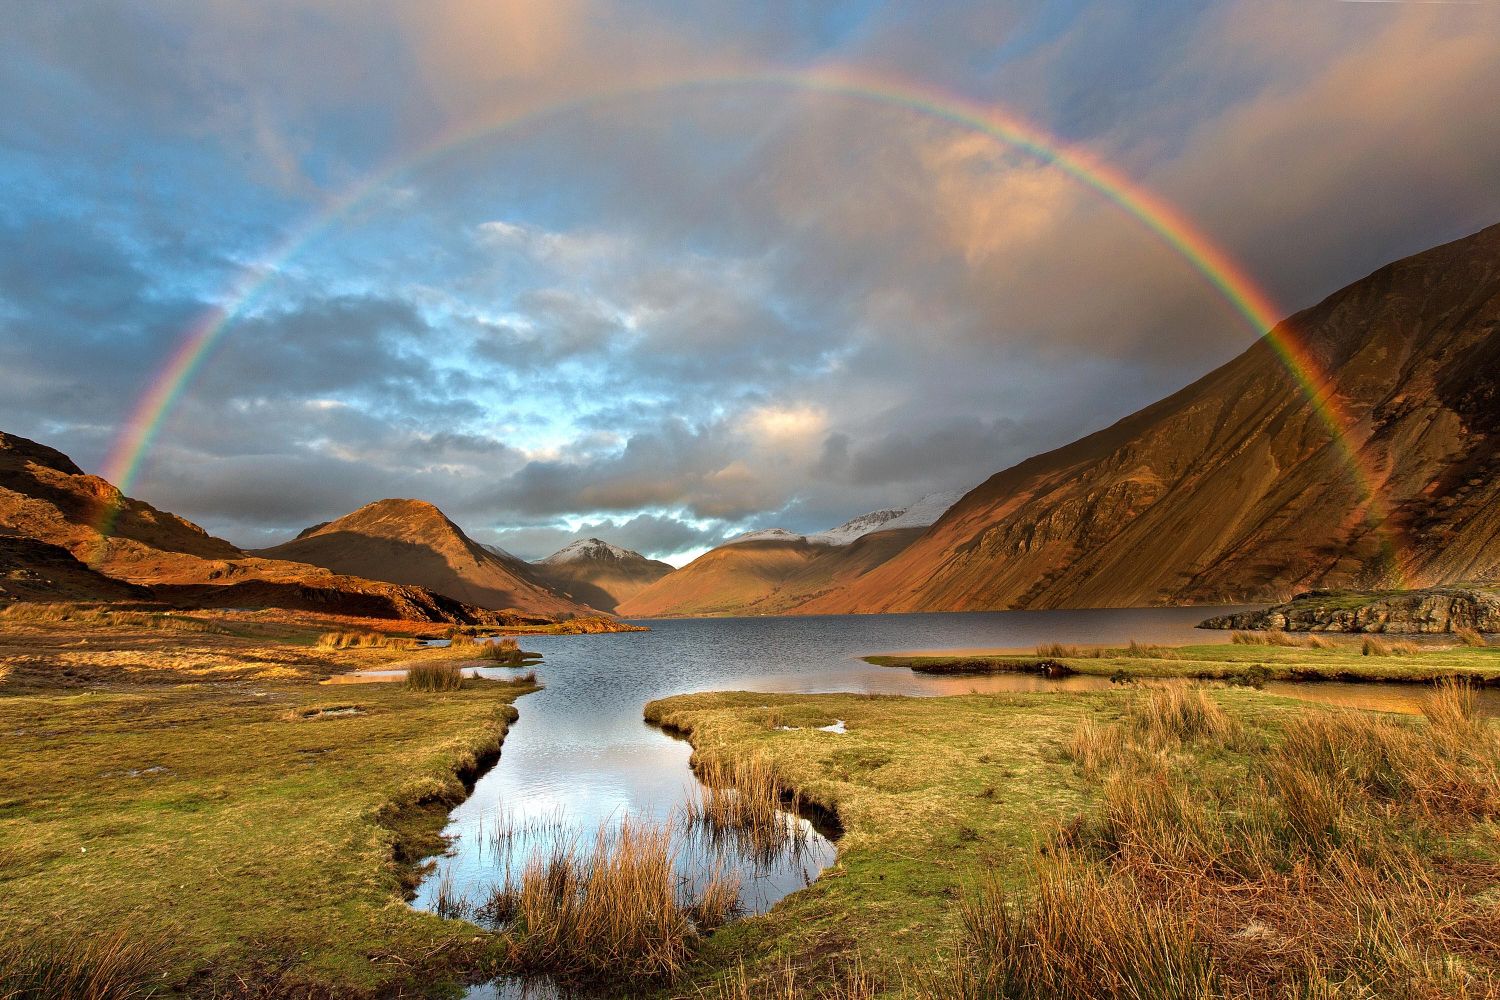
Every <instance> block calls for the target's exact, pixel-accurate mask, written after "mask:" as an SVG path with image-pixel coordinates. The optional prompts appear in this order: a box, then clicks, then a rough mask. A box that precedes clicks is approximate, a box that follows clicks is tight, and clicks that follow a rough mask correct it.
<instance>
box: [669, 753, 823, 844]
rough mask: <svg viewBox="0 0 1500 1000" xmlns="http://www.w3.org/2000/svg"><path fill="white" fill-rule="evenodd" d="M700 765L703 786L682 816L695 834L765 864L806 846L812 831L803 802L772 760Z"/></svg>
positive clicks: (722, 759) (717, 761)
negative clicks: (801, 812) (802, 816)
mask: <svg viewBox="0 0 1500 1000" xmlns="http://www.w3.org/2000/svg"><path fill="white" fill-rule="evenodd" d="M694 766H695V770H696V772H697V774H698V780H699V782H700V786H699V787H698V788H697V789H696V790H695V793H694V794H689V795H688V797H687V801H686V802H685V803H684V806H683V812H682V818H683V824H684V826H685V827H686V828H687V830H688V831H689V832H690V833H696V834H699V835H702V836H704V837H705V838H706V839H707V840H708V841H709V842H710V844H715V845H718V844H727V845H729V846H731V847H734V848H735V849H737V850H738V851H740V852H741V853H742V854H745V855H747V856H748V857H750V858H752V859H757V860H761V861H767V860H769V859H771V858H774V857H775V856H776V855H777V854H778V853H780V852H781V851H783V850H786V849H790V850H793V851H795V850H799V849H801V848H802V847H804V846H805V845H806V841H807V838H808V833H807V829H806V827H805V826H803V824H802V823H800V822H798V821H797V818H796V815H795V813H796V811H797V809H798V807H799V806H800V804H801V803H800V799H799V797H798V795H797V794H796V792H795V791H794V790H793V789H791V788H790V787H788V786H787V785H786V784H785V783H783V782H782V780H781V778H780V776H779V775H778V774H777V772H776V769H775V767H774V766H773V765H772V764H771V763H770V762H769V761H768V760H767V759H765V758H764V757H760V756H751V757H744V758H740V757H710V758H707V759H702V758H700V759H697V760H696V761H695V765H694Z"/></svg>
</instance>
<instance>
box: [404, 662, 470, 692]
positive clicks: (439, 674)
mask: <svg viewBox="0 0 1500 1000" xmlns="http://www.w3.org/2000/svg"><path fill="white" fill-rule="evenodd" d="M463 686H464V672H463V669H462V668H461V667H460V666H459V665H458V664H456V663H414V664H412V665H411V666H410V667H409V668H407V671H406V687H407V689H408V690H410V691H457V690H459V689H460V688H462V687H463Z"/></svg>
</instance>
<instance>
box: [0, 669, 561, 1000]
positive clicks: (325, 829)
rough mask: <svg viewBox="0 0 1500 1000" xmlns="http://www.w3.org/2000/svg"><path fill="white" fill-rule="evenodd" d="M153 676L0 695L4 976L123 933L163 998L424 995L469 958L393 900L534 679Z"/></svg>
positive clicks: (118, 675)
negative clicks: (411, 681) (339, 685)
mask: <svg viewBox="0 0 1500 1000" xmlns="http://www.w3.org/2000/svg"><path fill="white" fill-rule="evenodd" d="M282 652H285V651H279V652H278V654H277V656H276V657H274V658H273V659H274V660H275V661H276V662H277V663H278V664H279V663H281V653H282ZM137 655H139V654H137ZM307 655H309V656H315V657H316V656H318V655H320V654H315V653H311V652H310V653H308V654H307ZM372 655H373V654H372ZM287 656H288V657H290V654H287ZM314 662H315V663H317V664H322V663H323V662H324V661H322V660H321V659H315V660H314ZM165 669H166V668H164V667H157V668H154V669H153V670H152V671H151V672H150V674H149V676H150V677H151V678H152V680H153V682H152V683H149V684H143V683H125V682H124V681H125V680H127V679H138V678H139V674H131V673H125V672H118V671H117V672H106V673H105V674H103V675H102V676H103V678H104V679H105V680H107V681H111V683H100V678H98V677H95V678H92V679H91V680H90V684H91V686H90V687H89V688H88V689H87V690H83V691H79V690H75V689H73V688H71V687H60V688H55V689H48V687H47V685H46V680H47V677H46V675H45V673H43V672H41V668H34V669H32V670H29V671H28V672H27V673H26V674H25V676H24V677H23V678H21V679H22V680H24V681H25V683H24V684H5V683H0V733H3V734H4V741H5V743H4V745H5V766H4V767H3V768H0V954H5V955H9V956H10V958H11V960H12V961H11V967H12V968H21V967H22V964H23V963H24V961H25V960H26V955H27V954H29V955H31V956H32V957H33V958H34V957H35V956H36V955H37V954H38V953H48V952H55V951H56V949H58V948H61V947H62V946H63V944H64V943H67V946H68V947H73V948H78V947H79V942H87V941H91V940H95V941H106V942H107V941H108V940H112V935H116V934H118V933H124V934H126V935H128V939H129V941H130V942H133V943H134V944H132V945H131V947H140V946H141V945H140V943H141V942H144V943H145V946H146V947H148V948H149V949H150V952H151V958H152V962H151V967H152V968H153V969H154V970H156V971H158V972H159V973H161V975H162V978H161V980H160V982H159V983H158V984H157V985H160V986H162V987H164V988H165V989H167V990H168V991H169V992H170V993H185V994H191V995H205V996H209V995H211V996H226V997H227V996H299V997H300V996H312V997H317V996H355V997H357V996H366V995H371V996H373V995H381V996H386V995H403V994H409V995H418V994H421V993H423V992H424V991H427V990H430V989H432V988H434V987H433V986H432V984H433V983H434V982H439V981H441V979H442V973H443V971H444V970H445V969H447V968H449V967H451V966H452V965H454V964H473V963H477V962H479V961H481V959H482V956H481V955H479V954H478V952H480V951H482V950H483V949H484V947H486V945H485V943H484V941H483V940H481V939H480V938H478V937H476V935H475V932H474V928H472V927H467V926H465V925H462V924H457V923H455V922H452V921H444V920H441V919H439V918H437V917H434V916H430V915H426V914H421V913H417V912H415V911H413V910H411V909H410V908H409V907H408V906H407V905H406V904H405V902H404V895H405V891H406V889H407V887H408V886H409V885H410V884H411V880H412V879H413V877H414V871H413V868H412V867H411V862H414V861H415V860H417V859H419V858H421V857H423V856H425V855H427V854H430V853H432V852H434V851H435V850H438V849H440V848H441V840H440V838H439V837H438V832H439V830H440V829H441V827H442V825H443V822H444V819H445V817H446V813H447V810H448V809H449V808H450V807H451V806H452V805H453V804H454V803H456V802H457V801H459V800H460V799H461V797H462V796H463V795H464V794H465V790H464V784H463V780H462V779H463V778H464V777H466V776H470V775H472V774H473V772H474V771H475V770H476V769H477V768H479V767H480V766H482V765H483V764H484V763H486V762H487V761H489V760H491V759H493V757H494V755H495V754H497V753H498V751H499V748H500V744H501V741H502V739H503V737H504V734H505V730H506V727H507V726H508V724H509V722H510V721H511V720H512V719H513V718H514V716H515V710H514V708H513V707H512V706H511V702H512V701H514V699H515V698H516V697H517V696H519V695H520V694H523V693H525V692H527V691H529V690H532V689H533V687H532V685H531V684H530V683H522V684H503V683H492V682H491V683H471V684H466V685H464V686H463V688H462V689H460V690H453V691H445V692H441V693H433V692H425V691H409V690H407V689H406V688H405V687H404V686H402V685H367V686H361V687H360V688H359V689H358V690H357V691H353V692H346V691H343V690H337V691H331V690H329V689H326V688H320V687H318V686H316V685H315V684H313V683H311V678H312V676H315V675H316V674H317V673H318V672H320V669H321V668H320V667H313V668H310V669H307V670H306V672H305V673H304V674H303V675H302V676H303V677H306V678H307V679H304V680H301V681H300V682H287V681H285V680H284V679H279V676H280V668H279V667H278V669H277V670H276V671H273V674H275V675H276V676H273V677H272V678H270V679H266V678H264V677H260V678H257V679H254V680H251V681H242V680H235V681H222V680H213V681H209V682H203V681H201V680H195V682H189V683H176V684H171V683H165V682H163V681H162V677H161V673H162V671H163V670H165ZM247 669H248V668H247ZM234 676H238V674H236V675H234ZM198 677H199V675H198V674H196V673H189V674H186V675H184V679H189V680H194V679H196V678H198ZM18 947H20V948H21V949H22V951H21V952H17V951H16V949H17V948H18ZM107 950H108V949H105V951H107ZM33 971H34V972H35V970H33ZM43 971H45V970H43ZM38 974H39V973H38ZM0 992H3V990H0ZM39 995H41V994H39ZM52 995H65V994H55V993H54V994H52ZM77 995H80V996H83V995H89V996H92V995H93V994H84V993H80V994H77Z"/></svg>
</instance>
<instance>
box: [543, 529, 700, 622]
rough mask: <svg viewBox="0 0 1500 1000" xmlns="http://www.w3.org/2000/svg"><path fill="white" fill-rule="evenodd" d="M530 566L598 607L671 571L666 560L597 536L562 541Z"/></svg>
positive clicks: (626, 596)
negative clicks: (545, 556) (561, 543)
mask: <svg viewBox="0 0 1500 1000" xmlns="http://www.w3.org/2000/svg"><path fill="white" fill-rule="evenodd" d="M534 567H535V569H536V572H537V575H538V576H540V577H541V578H542V579H543V580H545V581H546V582H547V583H548V584H549V585H550V586H551V587H552V588H553V589H554V590H557V591H559V592H561V593H563V594H566V595H568V596H569V597H571V598H573V599H574V600H576V601H580V602H582V603H584V604H588V605H590V606H592V607H595V608H598V609H600V610H601V611H613V610H615V608H616V607H617V606H618V605H619V604H620V602H621V601H626V600H629V599H630V598H632V597H634V596H635V595H636V594H639V593H640V592H641V591H643V590H645V589H646V588H647V587H649V586H651V585H652V584H653V583H655V582H656V581H657V580H660V579H661V578H662V577H664V576H666V575H667V574H668V573H670V572H672V567H671V566H670V565H668V564H667V563H664V562H660V561H659V560H656V559H647V558H646V557H645V556H643V555H641V554H640V553H639V552H633V551H631V550H630V549H622V548H620V547H619V546H618V545H611V544H609V543H608V542H605V541H601V540H600V539H597V538H585V539H581V540H579V541H576V542H573V543H571V544H569V545H565V546H564V547H563V548H561V549H559V550H557V551H556V552H554V553H552V554H551V555H550V556H548V557H547V558H545V559H542V560H540V561H539V562H537V563H535V564H534Z"/></svg>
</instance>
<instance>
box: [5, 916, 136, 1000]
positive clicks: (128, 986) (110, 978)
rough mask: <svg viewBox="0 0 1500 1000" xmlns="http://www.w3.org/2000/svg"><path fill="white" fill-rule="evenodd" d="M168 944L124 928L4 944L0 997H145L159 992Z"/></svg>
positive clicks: (31, 999) (26, 999)
mask: <svg viewBox="0 0 1500 1000" xmlns="http://www.w3.org/2000/svg"><path fill="white" fill-rule="evenodd" d="M162 948H163V946H162V943H161V942H159V941H156V940H152V939H145V938H140V937H132V936H130V935H128V934H127V933H125V932H124V931H117V932H115V933H113V934H106V935H103V936H95V937H86V936H69V937H66V938H58V939H52V940H41V939H36V938H32V939H28V940H25V941H12V942H9V943H6V944H0V998H4V1000H145V998H147V997H153V996H157V995H158V987H159V986H160V984H161V981H162V975H161V973H160V971H159V968H160V960H161V955H162Z"/></svg>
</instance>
